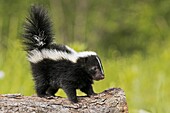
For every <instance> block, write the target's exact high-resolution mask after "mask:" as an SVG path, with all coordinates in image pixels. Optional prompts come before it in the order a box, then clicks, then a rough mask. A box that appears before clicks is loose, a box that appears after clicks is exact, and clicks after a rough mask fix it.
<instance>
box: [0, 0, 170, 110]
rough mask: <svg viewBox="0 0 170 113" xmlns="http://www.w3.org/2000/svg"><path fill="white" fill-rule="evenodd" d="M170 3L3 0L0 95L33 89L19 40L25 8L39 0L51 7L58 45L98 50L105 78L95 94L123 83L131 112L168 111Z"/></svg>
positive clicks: (154, 0) (97, 84) (0, 4)
mask: <svg viewBox="0 0 170 113" xmlns="http://www.w3.org/2000/svg"><path fill="white" fill-rule="evenodd" d="M169 2H170V1H167V0H162V1H159V0H148V1H146V0H144V1H135V0H128V1H123V0H107V1H104V0H91V1H90V0H82V1H78V0H50V1H48V0H38V1H37V0H25V1H20V0H15V2H14V1H12V0H1V1H0V15H1V17H0V72H1V73H0V93H22V94H24V95H32V94H34V93H35V92H34V84H33V81H32V77H31V72H30V67H29V63H28V61H27V60H26V53H25V52H23V50H22V45H21V41H20V38H21V33H22V30H23V28H22V23H23V21H24V19H25V17H26V15H27V14H28V13H27V11H28V8H29V7H30V5H31V4H33V3H34V4H37V3H38V4H44V6H46V7H47V8H48V9H49V13H50V16H51V17H52V21H53V22H54V26H53V28H54V32H55V34H56V35H55V37H56V42H57V43H64V44H68V45H70V46H71V47H73V48H75V49H76V50H78V51H81V50H94V51H97V52H98V53H99V55H100V57H101V59H102V61H103V66H104V70H105V75H106V78H105V80H103V81H100V82H95V85H94V88H95V91H96V92H101V91H103V90H104V89H107V88H110V87H121V88H123V89H124V90H125V93H126V96H127V101H128V105H129V110H130V112H132V113H133V112H139V111H140V110H146V111H149V112H154V113H155V112H158V113H166V112H167V113H168V112H170V108H169V106H168V104H169V102H170V98H169V95H170V91H169V82H170V77H169V76H168V75H169V74H170V70H169V67H170V63H169V61H170V54H169V51H170V38H169V37H170V32H169V30H170V28H169V24H170V7H169V4H170V3H169ZM2 72H4V74H5V75H4V77H3V76H1V74H2ZM78 93H79V95H82V93H80V92H78ZM57 95H62V96H64V93H63V91H61V90H60V91H59V93H57Z"/></svg>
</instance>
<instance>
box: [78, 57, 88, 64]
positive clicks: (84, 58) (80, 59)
mask: <svg viewBox="0 0 170 113" xmlns="http://www.w3.org/2000/svg"><path fill="white" fill-rule="evenodd" d="M87 60H88V57H81V58H79V59H78V60H77V62H78V63H80V64H85V63H86V62H87Z"/></svg>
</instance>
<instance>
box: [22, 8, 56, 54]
mask: <svg viewBox="0 0 170 113" xmlns="http://www.w3.org/2000/svg"><path fill="white" fill-rule="evenodd" d="M26 19H27V20H26V22H25V24H24V28H25V30H24V34H23V38H24V39H23V42H24V44H25V46H26V51H31V50H33V49H42V48H45V47H46V46H48V45H49V44H51V43H52V41H53V34H52V23H51V21H50V19H49V16H48V14H47V11H46V10H45V9H44V8H43V7H42V6H32V7H31V10H30V12H29V17H27V18H26Z"/></svg>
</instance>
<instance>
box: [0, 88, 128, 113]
mask: <svg viewBox="0 0 170 113" xmlns="http://www.w3.org/2000/svg"><path fill="white" fill-rule="evenodd" d="M78 100H79V102H78V103H77V104H71V103H70V102H69V101H68V100H67V99H66V98H61V97H55V98H49V99H46V98H39V97H36V96H22V95H20V94H5V95H0V113H1V112H2V113H17V112H18V113H128V107H127V102H126V97H125V93H124V91H123V90H122V89H120V88H112V89H108V90H105V91H104V92H102V93H100V94H97V95H95V96H91V97H78Z"/></svg>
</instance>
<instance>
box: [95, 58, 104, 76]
mask: <svg viewBox="0 0 170 113" xmlns="http://www.w3.org/2000/svg"><path fill="white" fill-rule="evenodd" d="M96 59H97V61H98V63H99V66H100V69H101V71H102V74H104V71H103V68H102V63H101V61H100V60H99V58H98V57H96Z"/></svg>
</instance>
